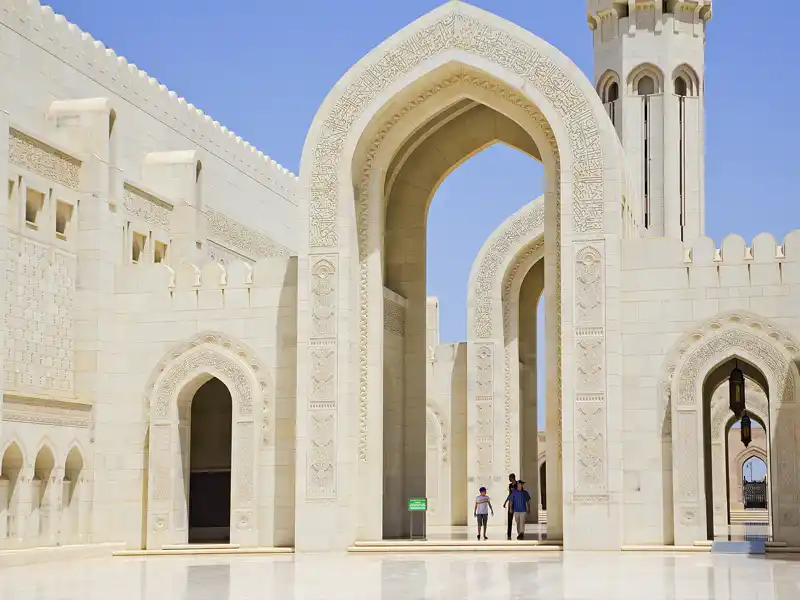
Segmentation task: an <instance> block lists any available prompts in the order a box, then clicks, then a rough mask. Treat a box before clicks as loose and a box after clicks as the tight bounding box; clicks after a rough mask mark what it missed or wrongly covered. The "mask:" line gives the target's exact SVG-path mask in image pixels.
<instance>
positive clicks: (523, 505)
mask: <svg viewBox="0 0 800 600" xmlns="http://www.w3.org/2000/svg"><path fill="white" fill-rule="evenodd" d="M524 485H525V482H524V481H522V480H520V481H517V489H516V490H514V491H513V492H511V493H510V494H509V495H508V498H507V499H506V501H505V502H504V503H503V506H506V505H508V508H509V510H512V511H513V513H514V522H515V523H516V524H517V539H518V540H521V539H524V538H525V521H526V520H527V518H528V515H529V514H530V512H531V495H530V494H529V493H528V491H527V490H526V489H525V488H524ZM509 538H510V536H509Z"/></svg>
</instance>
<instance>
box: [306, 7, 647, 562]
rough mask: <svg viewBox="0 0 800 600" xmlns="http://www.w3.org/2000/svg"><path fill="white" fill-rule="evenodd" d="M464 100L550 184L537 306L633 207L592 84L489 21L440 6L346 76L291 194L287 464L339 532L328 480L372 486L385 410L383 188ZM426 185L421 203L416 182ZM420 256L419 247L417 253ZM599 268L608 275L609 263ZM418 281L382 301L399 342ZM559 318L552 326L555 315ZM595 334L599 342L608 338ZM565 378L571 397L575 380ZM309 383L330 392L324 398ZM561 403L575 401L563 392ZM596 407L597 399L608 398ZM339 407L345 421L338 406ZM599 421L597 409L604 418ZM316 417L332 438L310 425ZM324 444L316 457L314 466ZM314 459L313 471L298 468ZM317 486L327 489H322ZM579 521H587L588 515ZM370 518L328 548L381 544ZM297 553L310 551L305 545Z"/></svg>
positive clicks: (594, 488)
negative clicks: (300, 240) (298, 243)
mask: <svg viewBox="0 0 800 600" xmlns="http://www.w3.org/2000/svg"><path fill="white" fill-rule="evenodd" d="M468 102H472V103H475V104H478V105H483V106H485V107H488V108H490V109H492V110H494V111H496V112H497V113H498V114H500V115H502V116H505V117H507V118H508V119H511V120H513V121H515V122H516V124H517V125H518V126H519V127H521V128H522V129H523V130H524V132H525V134H526V135H528V136H530V137H531V139H532V140H533V142H534V144H535V145H536V148H537V149H538V150H539V152H540V154H541V158H542V162H543V164H544V167H545V173H546V180H547V182H548V191H547V194H546V198H547V202H548V204H549V205H550V206H551V207H552V209H551V213H552V223H551V226H552V231H553V236H552V239H551V241H550V242H548V243H551V244H552V249H553V251H552V252H548V253H547V256H549V257H550V258H549V259H548V260H551V261H552V263H553V264H552V265H551V267H552V273H553V274H554V277H553V284H552V285H551V286H548V290H549V291H548V293H549V294H550V293H552V294H553V297H554V298H555V297H557V296H558V293H559V292H558V289H557V288H559V287H560V282H561V279H562V278H565V279H567V278H569V279H570V280H572V277H573V272H574V266H573V265H572V264H571V263H570V264H566V263H564V264H566V266H564V265H562V263H561V262H560V252H559V251H558V250H557V248H558V249H560V248H563V247H566V246H567V245H569V244H573V243H578V240H577V239H576V238H577V236H579V235H580V234H593V235H595V236H597V239H602V235H604V234H609V235H617V233H618V232H616V227H615V226H614V229H615V231H605V228H606V225H607V224H609V223H612V222H613V223H616V222H618V219H608V218H607V214H606V213H619V214H621V212H622V197H623V196H624V195H627V196H628V197H633V194H628V193H627V187H626V182H627V176H626V173H627V171H626V166H625V164H624V160H623V159H622V156H623V154H622V151H621V145H620V142H619V139H618V137H617V135H616V131H615V130H614V128H613V126H612V124H611V122H610V121H609V119H608V117H607V116H606V115H605V114H604V113H605V110H604V107H603V105H602V103H601V102H600V99H599V98H598V97H597V94H596V92H595V90H594V86H593V85H592V83H591V82H589V81H588V80H587V79H586V77H585V76H584V75H583V74H582V73H581V72H580V71H579V69H578V68H577V67H576V66H575V65H574V64H573V63H572V62H571V61H570V60H569V59H568V58H567V57H565V56H564V55H563V54H561V53H560V52H558V51H557V50H556V49H554V48H553V47H552V46H550V45H549V44H547V43H545V42H544V41H542V40H541V39H539V38H537V37H536V36H534V35H533V34H531V33H529V32H526V31H524V30H522V29H520V28H519V27H517V26H515V25H512V24H510V23H508V22H507V21H504V20H503V19H500V18H498V17H496V16H494V15H490V14H488V13H486V12H484V11H482V10H480V9H477V8H475V7H473V6H470V5H468V4H465V3H461V2H449V3H447V4H445V5H444V6H442V7H440V8H439V9H436V10H434V11H433V12H431V13H430V14H428V15H426V16H424V17H422V18H421V19H419V20H418V21H416V22H414V23H412V24H411V25H409V26H408V27H406V28H405V29H403V30H402V31H400V32H399V33H397V34H396V35H394V36H392V37H391V38H390V39H388V40H387V41H386V42H384V43H383V44H381V45H380V46H379V47H378V48H377V49H375V50H374V51H373V52H371V53H370V54H368V55H367V56H366V57H364V58H363V59H362V60H361V61H359V62H358V63H357V64H356V65H355V66H354V67H353V68H352V69H351V70H350V71H348V73H347V74H346V75H345V76H344V77H343V78H342V79H341V80H340V81H339V82H338V83H337V84H336V86H335V87H334V88H333V89H332V91H331V92H330V94H329V95H328V97H327V98H326V99H325V101H324V102H323V104H322V106H321V107H320V110H319V111H318V113H317V115H316V116H315V118H314V121H313V122H312V125H311V128H310V129H309V133H308V136H307V138H306V143H305V146H304V149H303V156H302V160H301V169H300V179H301V186H302V187H303V188H304V189H307V190H308V195H307V200H308V206H307V209H308V231H307V235H308V238H307V239H306V240H304V241H305V242H307V251H306V252H305V253H304V255H303V256H301V258H300V262H299V264H300V268H299V273H300V282H299V285H298V293H299V305H300V306H301V307H303V308H302V309H301V311H300V312H299V314H298V321H299V326H298V330H299V331H300V332H301V335H300V338H299V339H298V347H299V348H300V349H301V350H300V352H301V353H302V354H301V356H300V358H299V361H298V364H299V365H300V373H299V374H298V395H299V396H301V397H303V396H306V395H307V396H308V398H309V402H308V406H307V409H306V410H305V413H306V414H305V415H304V421H305V422H304V423H298V432H299V437H301V438H303V439H304V440H305V441H304V445H303V447H301V448H298V461H299V462H300V463H301V464H306V465H307V469H306V472H305V473H304V474H303V476H302V477H301V479H300V485H299V487H300V488H301V489H305V490H306V493H305V500H306V501H307V503H308V504H309V505H310V506H309V510H316V509H315V507H314V505H315V504H317V503H320V502H325V503H331V504H334V505H336V508H337V509H340V510H341V512H342V515H343V519H344V521H345V522H350V521H352V519H350V518H349V517H347V518H345V517H344V513H346V512H347V511H349V510H356V511H359V510H360V509H359V508H354V507H352V506H351V504H352V503H350V502H346V501H344V499H343V497H342V498H340V494H339V490H338V486H337V481H338V480H339V478H340V474H339V473H338V469H340V468H341V469H344V470H345V473H343V474H342V475H341V477H342V478H343V479H344V480H346V481H353V480H358V481H360V482H361V483H360V485H363V486H364V489H368V490H369V492H370V493H372V488H371V487H370V486H369V483H368V482H369V481H370V480H374V479H375V477H376V476H378V475H380V473H381V466H380V465H379V464H377V463H379V462H382V461H379V460H378V457H379V456H380V455H381V452H382V446H383V439H382V437H381V436H380V431H381V427H380V426H379V424H380V419H379V416H377V417H376V415H375V413H376V412H379V411H382V410H383V400H382V395H383V389H384V386H383V381H382V377H383V373H382V370H381V369H374V365H375V364H376V361H380V357H381V356H382V352H381V348H382V345H383V332H384V326H383V310H382V306H381V305H382V302H383V297H384V287H385V279H384V273H383V272H382V266H383V265H384V264H386V263H387V260H386V258H385V255H384V252H385V248H386V246H385V243H387V241H388V242H392V239H389V238H388V237H387V236H386V235H385V231H386V221H387V220H386V219H385V216H386V215H387V214H388V213H389V211H391V210H392V204H391V203H389V204H388V205H387V204H386V202H385V201H386V195H385V189H386V187H385V186H386V176H387V174H388V173H389V172H390V169H391V166H392V161H393V160H394V158H395V157H396V156H398V154H399V153H401V151H402V150H403V149H404V148H405V147H406V144H410V143H413V141H414V139H415V137H416V135H417V134H418V133H419V132H421V131H428V130H429V129H430V127H431V126H433V127H435V126H437V125H438V124H440V123H441V122H443V120H446V119H447V118H448V116H449V115H451V113H452V111H455V112H458V111H460V110H461V109H462V108H463V107H462V104H464V103H468ZM451 149H453V150H455V153H456V154H458V155H457V156H447V157H445V159H444V160H445V161H447V162H448V164H447V165H444V166H445V167H447V168H449V167H450V166H452V164H457V163H458V161H459V160H462V159H463V157H464V153H463V152H462V150H463V148H451ZM473 150H474V148H473ZM439 162H441V161H439ZM439 166H441V165H438V164H437V165H428V167H429V168H428V169H425V168H424V167H422V168H421V169H422V170H420V171H419V173H420V176H421V177H426V178H429V179H430V180H431V182H432V183H431V185H432V186H433V187H435V185H436V183H437V181H438V180H439V179H440V176H441V173H440V172H438V171H437V172H436V173H431V172H430V171H431V170H432V169H435V168H438V167H439ZM423 171H424V174H423ZM446 171H447V169H445V172H446ZM425 183H426V190H427V189H428V187H430V186H428V185H427V184H428V183H429V182H428V180H427V179H426V180H425ZM425 196H426V198H428V200H427V201H428V202H429V196H430V195H429V194H427V192H426V194H425ZM405 201H408V202H412V203H415V204H414V205H413V206H414V210H415V211H416V212H414V218H415V219H416V218H417V216H418V215H419V214H421V213H422V212H423V211H422V210H421V209H420V206H422V209H426V208H427V207H426V206H424V202H422V201H420V200H419V198H416V199H413V200H408V199H407V198H406V200H404V202H405ZM398 212H402V211H398ZM392 222H396V220H392ZM609 227H611V226H610V225H609ZM406 229H407V230H409V231H413V232H414V234H415V235H417V232H419V231H424V227H422V228H420V227H417V222H416V221H414V222H413V223H412V224H411V225H409V227H408V228H406ZM405 231H406V230H404V231H403V232H399V233H398V236H397V238H398V239H400V240H401V241H402V240H408V239H409V238H408V237H404V236H403V235H401V234H402V233H404V232H405ZM562 235H563V236H564V238H563V240H562ZM414 239H416V238H414ZM585 239H586V238H584V240H585ZM401 245H402V244H398V245H397V248H399V249H396V252H397V254H396V256H395V261H396V263H397V265H399V266H398V270H401V271H402V265H401V261H400V259H399V257H400V254H401V250H402V248H400V246H401ZM416 249H417V245H415V246H414V249H413V251H416ZM604 251H605V250H604V249H603V252H604ZM413 258H416V256H414V257H413ZM321 261H327V262H328V263H329V264H330V265H332V268H333V271H332V273H331V275H330V276H329V277H327V278H325V280H324V281H323V280H321V279H320V278H318V277H315V276H314V270H315V266H316V264H317V263H318V262H321ZM390 264H394V263H391V261H390ZM402 264H406V265H410V264H416V261H413V260H406V261H405V263H402ZM604 268H607V269H611V268H614V269H616V268H617V267H616V265H615V264H611V263H609V264H607V265H605V264H604ZM407 270H411V268H410V267H409V268H408V269H407ZM355 273H358V275H357V276H355ZM414 273H415V276H416V271H415V272H414ZM352 279H355V280H356V281H358V287H357V288H356V289H355V290H353V291H352V292H353V293H351V292H350V286H349V283H348V282H349V281H351V280H352ZM408 282H409V280H408V279H403V280H402V281H401V283H403V284H406V283H408ZM416 283H417V282H416V280H415V281H413V282H411V283H410V284H409V285H406V286H405V287H406V288H408V291H407V292H405V291H403V290H396V289H392V291H393V292H395V293H398V294H400V295H402V296H404V297H405V298H406V299H407V300H408V305H407V306H408V307H407V309H406V321H405V324H406V335H407V339H410V340H416V339H417V336H416V330H417V329H418V328H420V327H421V328H423V329H424V324H423V325H420V323H422V321H423V319H422V318H421V317H420V314H419V313H418V305H419V304H420V303H421V304H422V305H424V302H425V298H424V297H423V296H424V293H422V292H423V291H424V290H423V288H422V287H421V286H417V285H416ZM570 285H572V284H570ZM570 289H572V287H570ZM614 302H616V299H614ZM558 304H559V305H560V302H559V303H558ZM558 309H559V307H556V308H555V309H554V310H558ZM422 312H423V313H424V306H423V309H422ZM569 314H571V313H569ZM556 320H557V321H559V322H560V321H561V320H562V316H561V315H560V314H559V315H558V317H557V319H556ZM572 325H573V323H572V322H570V323H569V326H570V327H571V326H572ZM593 331H594V332H595V333H596V334H598V335H605V332H606V329H604V328H602V327H601V328H596V329H594V330H593ZM614 335H616V334H614ZM423 337H424V336H423ZM406 354H407V355H408V356H412V355H413V356H412V358H411V363H412V364H414V365H415V366H416V367H415V368H418V367H419V365H420V364H424V363H421V362H420V361H418V360H416V359H417V354H416V351H415V349H412V350H411V351H406ZM423 354H424V352H423ZM420 356H422V355H420ZM334 357H335V358H334ZM323 359H324V360H323ZM468 362H469V358H468ZM350 368H353V369H357V371H356V372H357V373H358V376H357V378H356V379H355V380H353V378H351V377H350V376H349V375H348V376H339V375H340V374H344V373H350V372H351V371H350ZM498 372H499V369H498ZM406 375H407V377H406V379H407V382H408V384H407V386H406V393H407V394H408V395H409V397H411V398H412V400H410V401H409V402H410V404H411V405H412V406H413V407H414V408H413V410H412V411H411V412H410V413H409V415H408V418H407V421H408V422H409V423H408V427H407V431H411V433H410V435H413V436H414V437H415V439H418V436H421V435H423V434H424V427H425V414H424V401H425V398H424V391H423V390H422V386H421V385H420V384H419V381H421V380H420V378H419V377H417V378H416V379H413V378H411V376H410V375H408V374H406ZM565 380H566V381H568V382H569V384H570V385H572V381H573V378H565ZM321 381H324V382H326V385H324V386H321V385H320V382H321ZM565 396H568V397H570V398H572V396H573V394H572V390H571V389H570V390H568V392H567V393H566V394H565ZM596 397H597V398H602V399H603V402H604V401H605V395H602V394H601V395H599V396H596ZM351 398H353V399H355V400H354V401H355V403H356V406H355V408H354V409H352V410H351V409H350V408H347V409H343V408H342V407H343V406H348V403H349V402H351ZM471 404H472V403H470V405H471ZM600 404H602V403H600ZM598 410H599V411H604V410H605V406H604V405H603V406H599V407H598ZM351 414H355V415H357V417H356V419H357V423H355V424H351V423H349V422H348V421H347V418H348V417H349V415H351ZM468 418H470V419H471V418H472V417H468ZM320 420H323V421H324V422H325V423H334V425H333V426H332V427H322V428H321V427H317V425H316V423H318V422H319V421H320ZM354 425H355V427H356V430H357V431H358V443H357V448H356V452H357V460H356V461H355V462H352V461H350V460H349V459H345V458H343V455H342V452H341V450H340V442H339V440H340V439H344V438H345V437H347V436H349V435H350V432H351V431H352V428H353V426H354ZM500 436H501V437H502V436H503V433H500ZM477 445H478V444H477V441H475V440H471V441H470V449H471V450H470V452H472V451H473V450H475V451H477V452H478V453H480V452H495V448H494V447H491V446H490V445H489V444H482V445H481V448H482V450H477V448H476V446H477ZM321 447H322V448H325V452H324V453H322V454H321V455H320V453H319V452H318V449H319V448H321ZM502 447H503V446H502V445H501V444H498V445H497V446H496V450H497V452H498V460H496V461H495V462H494V463H493V464H495V465H496V466H497V468H498V469H502V468H503V465H504V464H505V461H504V460H503V459H500V458H499V457H500V456H502V454H501V453H502V452H503V450H502ZM603 450H605V448H604V449H603ZM310 456H314V457H316V458H318V460H309V457H310ZM370 457H374V458H373V459H372V460H371V459H370ZM419 458H420V457H419V453H409V455H408V460H409V461H411V463H413V464H411V466H409V465H408V464H407V465H406V468H405V471H406V472H407V473H412V474H413V475H412V476H409V477H405V481H406V483H407V485H409V486H411V487H413V488H414V491H412V490H408V491H409V494H412V495H413V494H416V493H421V489H420V487H421V486H420V483H419V479H418V476H417V474H418V473H420V472H421V468H422V467H423V466H424V464H423V463H422V462H421V461H420V460H419ZM602 460H605V458H604V459H602ZM372 463H376V464H372ZM479 463H480V460H479V459H476V457H471V458H470V459H469V464H470V465H477V464H479ZM487 464H488V463H487ZM321 473H324V474H329V475H330V476H329V477H328V476H326V477H324V478H321V477H320V474H321ZM493 480H494V474H493ZM323 483H324V485H322V484H323ZM306 484H308V485H306ZM580 486H581V490H580V491H576V490H571V489H570V493H572V492H573V491H576V493H578V495H579V498H580V500H579V501H580V502H584V501H585V502H586V503H589V504H591V503H594V502H595V501H597V500H598V499H599V501H602V502H608V500H609V496H608V495H607V494H606V493H605V492H607V482H605V481H604V482H601V483H599V484H597V485H595V484H594V483H591V484H587V485H584V484H583V482H581V484H580ZM372 487H374V486H372ZM590 488H591V489H590ZM598 492H601V493H599V494H598ZM374 493H375V497H372V496H371V495H370V494H366V495H362V497H360V498H359V502H360V503H363V504H364V505H365V507H366V506H369V507H372V506H381V507H382V508H383V507H384V505H385V503H386V499H384V498H382V497H378V494H377V490H375V492H374ZM577 510H578V511H579V512H582V513H585V514H586V515H587V517H586V518H588V514H589V513H588V511H584V509H583V508H579V509H577ZM372 512H375V513H376V515H377V513H378V511H374V510H371V509H370V510H367V509H366V508H365V509H364V510H363V511H361V514H368V513H369V514H370V517H369V519H361V520H359V522H358V523H357V524H354V526H353V527H352V528H347V529H343V530H342V532H341V534H340V537H339V538H338V539H336V540H330V543H331V544H336V545H341V546H345V545H350V544H351V543H352V542H353V541H354V539H357V537H359V536H360V537H362V539H364V538H378V537H382V530H381V528H382V522H381V519H379V518H378V517H377V516H372V515H371V513H372ZM308 543H309V544H311V546H312V547H318V545H317V544H318V543H317V542H316V541H315V540H309V542H308ZM301 545H302V542H301Z"/></svg>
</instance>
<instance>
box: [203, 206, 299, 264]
mask: <svg viewBox="0 0 800 600" xmlns="http://www.w3.org/2000/svg"><path fill="white" fill-rule="evenodd" d="M205 217H206V235H207V236H208V239H209V240H212V241H213V242H215V243H216V244H217V245H219V246H222V247H223V248H225V249H226V250H229V251H232V252H233V253H235V254H238V255H241V256H242V257H244V258H245V259H247V260H248V261H257V260H259V259H261V258H272V257H278V256H289V255H290V254H291V252H290V251H289V249H288V248H285V247H284V246H281V245H280V244H278V243H276V242H274V241H272V240H271V239H270V238H269V237H267V236H266V235H264V234H263V233H261V232H259V231H256V230H254V229H251V228H249V227H247V226H245V225H242V224H241V223H239V222H238V221H235V220H233V219H231V218H230V217H226V216H225V215H223V214H222V213H219V212H216V211H214V210H211V209H210V208H208V209H206V210H205Z"/></svg>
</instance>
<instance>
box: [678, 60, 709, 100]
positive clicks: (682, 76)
mask: <svg viewBox="0 0 800 600" xmlns="http://www.w3.org/2000/svg"><path fill="white" fill-rule="evenodd" d="M701 86H702V84H701V82H700V77H698V75H697V71H695V70H694V69H693V68H692V67H690V66H689V65H688V64H686V63H684V64H682V65H680V66H678V67H675V69H674V70H673V71H672V93H674V94H676V95H678V96H699V95H700V93H701V90H702V87H701Z"/></svg>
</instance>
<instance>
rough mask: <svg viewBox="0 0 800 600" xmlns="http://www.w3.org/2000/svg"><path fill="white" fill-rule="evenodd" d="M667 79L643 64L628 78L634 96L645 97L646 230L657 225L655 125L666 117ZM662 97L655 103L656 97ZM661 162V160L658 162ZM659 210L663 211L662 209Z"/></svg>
mask: <svg viewBox="0 0 800 600" xmlns="http://www.w3.org/2000/svg"><path fill="white" fill-rule="evenodd" d="M663 81H664V78H663V76H662V74H661V71H660V70H659V69H658V67H656V66H655V65H641V66H640V67H637V68H636V69H634V70H633V71H632V72H631V74H630V77H629V78H628V88H629V90H630V92H631V94H632V95H635V96H639V97H641V102H642V108H641V115H642V117H641V143H642V153H641V158H642V201H643V210H642V213H643V214H642V216H643V219H642V220H643V222H644V226H645V228H646V229H649V228H650V226H651V224H652V223H653V216H654V215H653V209H654V207H653V202H652V200H653V197H652V184H653V173H652V164H653V161H654V157H653V152H654V150H656V149H657V146H658V144H659V143H660V142H659V141H654V140H653V137H654V136H653V125H654V124H656V126H659V125H660V123H661V120H662V118H663V109H662V107H663V103H662V101H661V100H662V99H661V97H660V94H661V92H662V90H663ZM657 95H659V99H658V101H657V102H655V103H654V101H653V97H654V96H657ZM656 162H658V161H656ZM659 210H663V208H661V207H659Z"/></svg>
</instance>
